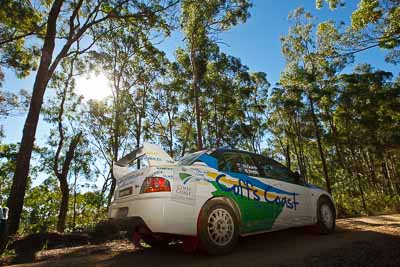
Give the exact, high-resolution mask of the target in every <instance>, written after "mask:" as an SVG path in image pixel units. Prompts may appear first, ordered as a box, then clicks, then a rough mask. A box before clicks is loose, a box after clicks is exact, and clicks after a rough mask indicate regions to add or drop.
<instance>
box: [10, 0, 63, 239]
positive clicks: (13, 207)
mask: <svg viewBox="0 0 400 267" xmlns="http://www.w3.org/2000/svg"><path fill="white" fill-rule="evenodd" d="M62 4H63V1H62V0H56V1H54V3H53V5H52V7H51V10H50V12H49V17H48V20H47V31H46V36H45V40H44V44H43V48H42V56H41V59H40V64H39V69H38V72H37V74H36V78H35V83H34V85H33V90H32V98H31V102H30V106H29V112H28V115H27V118H26V121H25V125H24V130H23V133H22V140H21V144H20V147H19V151H18V156H17V160H16V166H15V173H14V177H13V183H12V186H11V191H10V196H9V198H8V202H7V205H8V207H9V208H10V217H9V221H8V224H9V232H8V235H13V234H15V233H16V232H17V230H18V227H19V222H20V218H21V213H22V208H23V205H24V198H25V191H26V186H27V177H28V175H29V164H30V160H31V156H32V149H33V143H34V140H35V134H36V129H37V125H38V121H39V114H40V110H41V108H42V104H43V96H44V93H45V91H46V87H47V84H48V82H49V79H50V77H51V76H52V74H53V73H52V72H51V70H49V67H50V64H51V62H52V56H53V52H54V47H55V37H56V30H57V29H56V28H57V18H58V15H59V13H60V10H61V6H62Z"/></svg>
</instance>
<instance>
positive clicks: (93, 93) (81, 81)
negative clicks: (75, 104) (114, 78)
mask: <svg viewBox="0 0 400 267" xmlns="http://www.w3.org/2000/svg"><path fill="white" fill-rule="evenodd" d="M76 92H77V94H78V95H82V96H83V97H84V99H85V100H90V99H93V100H101V99H104V98H106V97H108V96H110V95H111V85H110V81H109V80H108V79H107V77H106V76H105V75H104V73H99V74H98V75H96V74H94V73H91V74H90V75H89V76H86V75H85V76H82V77H79V78H78V79H77V81H76Z"/></svg>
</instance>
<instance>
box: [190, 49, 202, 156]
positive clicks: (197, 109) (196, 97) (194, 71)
mask: <svg viewBox="0 0 400 267" xmlns="http://www.w3.org/2000/svg"><path fill="white" fill-rule="evenodd" d="M194 53H195V52H194V51H193V49H192V50H191V52H190V58H191V63H192V78H193V81H192V91H193V98H194V113H195V115H196V126H197V127H196V130H197V150H202V149H203V128H202V125H201V110H200V102H199V88H198V87H199V77H198V70H197V65H196V57H195V54H194Z"/></svg>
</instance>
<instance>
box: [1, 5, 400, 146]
mask: <svg viewBox="0 0 400 267" xmlns="http://www.w3.org/2000/svg"><path fill="white" fill-rule="evenodd" d="M357 2H358V1H356V0H348V1H346V6H345V7H340V8H338V9H336V10H330V9H329V8H328V6H325V7H324V8H322V9H320V10H318V9H316V8H315V0H304V1H301V0H279V1H276V0H254V1H253V7H252V8H251V9H250V13H251V17H250V18H249V19H248V21H247V22H246V23H244V24H241V25H238V26H235V27H234V28H232V29H231V30H230V31H229V32H225V33H222V34H220V35H219V39H220V40H221V44H220V48H221V50H222V51H223V52H225V53H227V54H229V55H232V56H235V57H238V58H240V59H241V61H242V63H243V64H245V65H247V66H248V67H249V69H250V71H262V72H265V73H266V74H267V78H268V80H269V82H270V83H271V85H272V86H273V85H275V83H276V82H277V81H278V80H279V75H280V72H281V71H282V70H283V69H284V67H285V60H284V58H283V56H282V53H281V48H280V36H283V35H286V34H287V32H288V29H289V26H290V22H289V21H288V20H287V15H288V13H289V12H290V11H292V10H294V9H295V8H296V7H298V6H303V7H304V8H305V9H306V10H307V11H309V12H311V13H312V14H313V15H314V16H316V17H317V18H318V20H319V21H325V20H334V21H336V22H339V21H344V22H345V23H346V24H347V25H348V24H349V22H350V21H349V17H350V15H351V13H352V11H353V10H354V9H355V8H356V6H357ZM182 39H183V37H182V35H181V33H180V32H173V33H172V35H171V37H169V38H167V39H166V40H165V41H164V42H163V43H161V44H159V45H158V47H159V48H160V49H161V50H163V51H165V52H166V54H167V56H168V57H169V58H170V59H171V60H173V58H174V51H175V50H176V48H178V47H180V46H183V43H182ZM357 63H369V64H371V65H373V66H375V67H376V68H379V69H382V70H386V71H391V72H393V74H395V75H398V74H399V70H400V68H399V67H398V66H395V65H390V64H387V63H385V61H384V53H383V52H382V51H381V50H380V49H379V48H377V49H372V50H367V51H365V52H362V53H360V54H357V56H356V58H355V63H354V64H353V65H352V66H349V67H348V68H347V69H345V71H351V69H352V68H353V67H354V65H355V64H357ZM34 77H35V73H32V74H31V75H30V76H29V77H27V78H25V79H17V78H16V77H15V75H14V73H13V72H12V71H10V70H5V81H4V83H3V89H4V90H9V91H13V92H18V91H19V90H20V89H22V88H24V89H26V90H28V91H31V90H32V85H33V82H34ZM106 83H107V81H106V79H105V78H104V77H97V78H96V79H91V80H86V79H85V77H82V78H81V79H80V80H78V82H77V87H78V92H83V91H85V90H92V91H91V93H87V95H91V96H92V97H96V96H97V97H98V96H101V95H103V94H106V92H104V90H106V89H104V87H102V88H103V89H102V90H103V91H102V93H101V94H98V93H97V92H98V90H100V89H99V86H106ZM88 88H89V89H88ZM49 94H51V92H49V90H48V92H46V95H47V96H49ZM25 116H26V114H21V115H20V116H13V117H9V118H7V119H4V118H0V124H2V125H3V127H4V131H5V134H6V137H5V138H4V139H3V140H2V142H4V143H15V142H19V141H20V140H21V136H22V128H23V123H24V121H25ZM47 135H48V125H46V124H45V123H44V122H43V121H41V122H40V123H39V128H38V131H37V135H36V140H37V142H38V143H42V142H44V140H46V138H47Z"/></svg>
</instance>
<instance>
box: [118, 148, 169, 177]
mask: <svg viewBox="0 0 400 267" xmlns="http://www.w3.org/2000/svg"><path fill="white" fill-rule="evenodd" d="M141 157H144V158H145V159H146V160H147V162H148V164H149V166H159V165H165V164H173V163H174V160H173V159H172V158H171V157H170V155H168V153H167V152H165V151H164V150H163V149H162V148H161V147H159V146H157V145H154V144H150V143H144V144H143V146H141V147H139V148H138V149H136V150H134V151H132V152H131V153H129V154H127V155H125V156H123V157H122V158H121V159H120V160H118V161H116V162H114V166H113V174H114V177H115V178H116V179H119V178H121V177H123V176H125V175H126V174H127V173H128V172H129V170H128V166H129V165H130V164H131V163H132V162H134V161H135V160H136V159H138V158H141Z"/></svg>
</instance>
